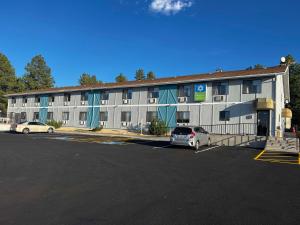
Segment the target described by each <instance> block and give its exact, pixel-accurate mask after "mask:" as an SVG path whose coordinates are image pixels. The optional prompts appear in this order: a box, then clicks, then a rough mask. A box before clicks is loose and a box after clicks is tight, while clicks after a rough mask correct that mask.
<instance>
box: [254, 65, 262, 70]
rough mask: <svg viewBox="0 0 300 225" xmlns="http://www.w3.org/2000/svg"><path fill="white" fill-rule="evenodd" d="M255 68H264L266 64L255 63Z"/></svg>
mask: <svg viewBox="0 0 300 225" xmlns="http://www.w3.org/2000/svg"><path fill="white" fill-rule="evenodd" d="M253 68H254V69H263V68H264V66H263V65H261V64H256V65H254V67H253Z"/></svg>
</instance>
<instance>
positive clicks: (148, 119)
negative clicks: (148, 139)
mask: <svg viewBox="0 0 300 225" xmlns="http://www.w3.org/2000/svg"><path fill="white" fill-rule="evenodd" d="M155 119H157V111H149V112H147V115H146V122H148V123H150V122H152V121H153V120H155Z"/></svg>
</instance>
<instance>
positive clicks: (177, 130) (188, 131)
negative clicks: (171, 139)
mask: <svg viewBox="0 0 300 225" xmlns="http://www.w3.org/2000/svg"><path fill="white" fill-rule="evenodd" d="M192 132H193V130H192V129H191V128H188V127H176V128H175V130H174V131H173V132H172V133H173V134H176V135H188V134H191V133H192Z"/></svg>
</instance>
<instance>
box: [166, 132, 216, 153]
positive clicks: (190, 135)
mask: <svg viewBox="0 0 300 225" xmlns="http://www.w3.org/2000/svg"><path fill="white" fill-rule="evenodd" d="M170 142H171V145H182V146H189V147H193V148H195V149H196V150H198V149H199V147H200V146H202V145H210V143H211V142H210V137H209V133H208V132H207V131H205V130H204V129H203V128H202V127H176V128H175V129H174V130H173V132H172V134H171V138H170Z"/></svg>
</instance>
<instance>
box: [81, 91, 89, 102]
mask: <svg viewBox="0 0 300 225" xmlns="http://www.w3.org/2000/svg"><path fill="white" fill-rule="evenodd" d="M87 100H88V95H87V93H86V92H81V96H80V101H82V102H85V101H87Z"/></svg>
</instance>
